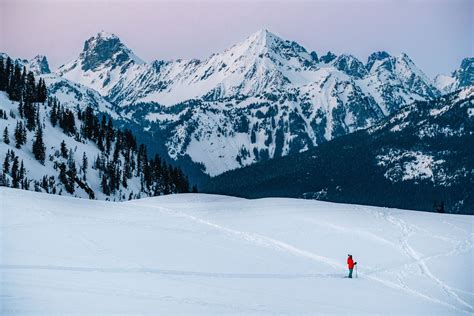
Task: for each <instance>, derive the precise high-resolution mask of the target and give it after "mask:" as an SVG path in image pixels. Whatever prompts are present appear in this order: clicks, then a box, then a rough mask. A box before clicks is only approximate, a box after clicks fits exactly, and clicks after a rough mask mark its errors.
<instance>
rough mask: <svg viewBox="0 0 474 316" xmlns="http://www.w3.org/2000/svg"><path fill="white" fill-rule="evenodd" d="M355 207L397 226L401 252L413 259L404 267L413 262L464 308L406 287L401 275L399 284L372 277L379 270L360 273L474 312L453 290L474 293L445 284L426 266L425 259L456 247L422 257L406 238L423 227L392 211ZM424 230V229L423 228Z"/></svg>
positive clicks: (470, 246) (469, 246) (453, 306)
mask: <svg viewBox="0 0 474 316" xmlns="http://www.w3.org/2000/svg"><path fill="white" fill-rule="evenodd" d="M356 208H357V209H359V210H364V211H365V212H368V213H371V214H373V215H374V216H376V217H382V218H384V219H385V220H387V221H388V222H390V223H392V224H393V225H395V226H397V227H398V228H399V230H400V231H401V232H402V236H401V237H400V238H399V242H400V248H401V249H402V250H403V252H404V253H405V254H406V255H407V256H408V257H409V258H411V259H412V260H413V262H412V263H410V264H405V265H404V267H405V268H406V267H409V266H412V265H413V264H416V265H417V266H418V267H419V268H420V271H421V272H422V273H423V274H424V275H426V276H427V277H428V278H429V279H430V280H431V281H433V282H434V283H435V284H436V285H437V286H439V287H440V288H442V290H443V291H444V292H445V293H446V294H447V295H448V296H449V297H451V298H453V299H454V300H455V301H457V302H458V303H460V304H461V305H462V306H464V309H459V308H458V307H456V306H455V305H452V304H450V303H448V302H446V301H441V300H439V299H436V298H433V297H431V296H429V295H427V294H424V293H422V292H420V291H418V290H415V289H412V288H410V287H408V286H407V285H406V284H404V282H403V280H402V278H401V277H398V280H399V282H400V284H401V286H400V285H397V284H396V283H393V282H390V281H388V280H382V279H380V278H377V277H374V276H372V275H370V274H372V273H374V272H379V271H372V272H369V274H364V273H362V274H361V275H365V276H367V277H368V278H370V279H373V280H375V281H378V282H381V283H384V284H387V285H388V286H391V287H395V288H400V289H403V290H406V291H407V292H410V293H412V294H415V295H418V296H420V297H423V298H425V299H428V300H430V301H433V302H436V303H439V304H442V305H444V306H448V307H450V308H452V309H454V310H457V311H459V312H464V313H468V314H471V313H473V312H474V309H473V306H472V305H471V304H469V303H467V302H466V301H464V300H463V299H461V298H460V297H459V296H458V295H457V294H456V292H455V291H459V292H463V293H464V292H465V293H466V294H470V295H474V293H469V292H466V291H462V290H459V289H454V288H452V287H450V286H448V285H447V284H445V283H444V282H442V281H441V280H440V279H438V278H437V277H436V276H434V275H433V274H432V273H431V271H430V269H429V268H428V266H427V265H426V263H425V261H426V260H427V259H431V258H435V257H438V256H442V255H449V254H452V253H457V252H458V249H456V248H455V249H453V250H452V251H450V252H448V253H443V254H439V255H436V256H431V257H424V258H423V257H422V256H421V254H419V253H418V252H416V251H415V250H414V249H413V247H411V246H410V245H409V243H408V239H409V238H410V236H411V234H412V232H413V231H414V230H420V231H423V230H424V229H422V228H420V227H418V226H415V225H413V224H407V223H406V222H405V221H403V220H402V219H397V218H395V217H394V216H393V212H392V211H387V212H382V213H381V212H376V213H374V212H371V211H370V210H366V209H363V208H361V207H356ZM424 231H426V230H424ZM462 231H463V232H465V233H466V234H467V232H466V231H465V230H462ZM472 247H473V244H472V242H469V243H468V248H472ZM382 271H387V270H382Z"/></svg>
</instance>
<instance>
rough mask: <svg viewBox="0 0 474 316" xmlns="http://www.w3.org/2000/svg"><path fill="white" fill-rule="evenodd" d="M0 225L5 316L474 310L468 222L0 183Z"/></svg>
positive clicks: (0, 303) (353, 208)
mask: <svg viewBox="0 0 474 316" xmlns="http://www.w3.org/2000/svg"><path fill="white" fill-rule="evenodd" d="M0 225H1V227H2V229H1V230H0V249H1V251H2V255H1V256H0V277H1V280H2V282H1V283H0V291H1V293H2V295H0V313H1V314H2V315H12V314H15V315H19V314H21V315H26V314H48V315H51V314H81V315H92V314H102V315H103V314H167V315H169V314H193V315H196V314H219V315H222V314H259V315H262V314H292V315H294V314H311V315H314V314H325V315H327V314H345V315H347V314H351V315H353V314H395V315H433V314H436V315H470V314H472V313H473V312H474V309H473V306H474V288H473V284H474V283H473V279H472V266H473V264H474V262H473V256H474V253H473V243H474V240H473V227H474V218H473V217H472V216H459V215H458V216H456V215H446V214H433V213H422V212H413V211H404V210H399V209H385V208H375V207H366V206H357V205H344V204H333V203H325V202H318V201H307V200H293V199H262V200H244V199H237V198H230V197H224V196H213V195H196V194H188V195H174V196H168V197H160V198H151V199H143V200H139V201H132V202H125V203H110V202H109V203H107V202H100V201H89V200H82V199H74V198H67V197H60V196H53V195H47V194H40V193H34V192H25V191H21V190H13V189H6V188H0ZM348 253H351V254H352V255H353V256H354V258H355V260H356V261H357V262H358V271H357V272H358V278H357V279H346V278H344V275H345V274H346V273H347V270H346V265H345V260H346V256H347V254H348Z"/></svg>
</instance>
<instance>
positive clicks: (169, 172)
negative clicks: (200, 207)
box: [0, 54, 190, 200]
mask: <svg viewBox="0 0 474 316" xmlns="http://www.w3.org/2000/svg"><path fill="white" fill-rule="evenodd" d="M4 56H6V55H4V54H3V55H2V56H0V132H1V139H0V159H1V160H0V162H1V163H2V165H1V167H0V185H3V186H9V187H14V188H21V189H25V190H34V191H39V192H47V193H52V194H61V195H70V196H77V197H83V198H91V199H104V200H105V199H109V200H128V199H132V198H139V197H143V196H155V195H161V194H169V193H176V192H187V191H189V189H190V188H189V183H188V179H187V178H186V176H185V175H184V174H183V173H182V171H181V170H180V169H179V168H176V167H172V166H170V165H168V163H165V162H164V161H162V160H161V158H160V156H153V157H150V158H148V156H147V154H148V152H147V149H146V147H145V146H144V145H140V144H139V143H137V141H136V138H135V136H134V135H133V134H132V133H131V132H130V131H129V130H119V129H117V128H116V127H114V123H113V119H117V118H118V117H119V116H118V114H116V112H114V110H113V108H112V104H111V103H109V102H108V101H106V100H105V99H104V98H103V97H102V96H101V95H100V94H99V93H98V92H96V91H94V90H92V89H90V88H87V87H85V86H82V85H79V84H77V83H73V82H70V81H68V80H67V79H64V78H61V77H58V76H56V75H54V74H44V75H41V76H37V77H36V78H35V76H34V74H33V72H32V71H30V72H28V73H27V72H26V71H25V72H24V73H25V76H24V77H23V75H20V76H18V75H17V74H21V73H22V70H21V69H22V68H23V67H30V66H31V63H28V64H25V63H21V61H19V60H16V61H13V60H12V59H10V58H9V57H8V56H7V58H6V59H5V60H4V59H3V57H4ZM38 77H39V81H38ZM36 82H38V84H37V83H36ZM44 83H45V84H44ZM18 91H19V93H18ZM43 92H44V94H43ZM17 97H18V98H17Z"/></svg>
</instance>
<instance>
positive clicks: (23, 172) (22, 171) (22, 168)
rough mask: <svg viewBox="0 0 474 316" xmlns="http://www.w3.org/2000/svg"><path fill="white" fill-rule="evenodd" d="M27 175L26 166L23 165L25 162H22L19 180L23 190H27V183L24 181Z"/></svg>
mask: <svg viewBox="0 0 474 316" xmlns="http://www.w3.org/2000/svg"><path fill="white" fill-rule="evenodd" d="M25 174H26V171H25V165H24V164H23V160H22V161H21V164H20V170H19V171H18V178H19V181H20V184H21V188H22V189H25V183H24V181H23V179H24V177H25Z"/></svg>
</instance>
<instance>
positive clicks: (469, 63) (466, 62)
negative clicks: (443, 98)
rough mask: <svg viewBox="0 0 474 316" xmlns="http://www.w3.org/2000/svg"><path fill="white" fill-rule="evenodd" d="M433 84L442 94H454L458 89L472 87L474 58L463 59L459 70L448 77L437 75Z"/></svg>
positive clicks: (473, 82)
mask: <svg viewBox="0 0 474 316" xmlns="http://www.w3.org/2000/svg"><path fill="white" fill-rule="evenodd" d="M435 84H436V86H437V87H438V89H439V90H441V91H443V92H444V93H450V92H454V91H456V90H458V89H460V88H463V87H467V86H471V85H474V57H467V58H464V59H463V60H462V61H461V65H460V66H459V68H458V69H456V70H455V71H453V72H452V73H451V74H450V75H444V74H440V75H437V76H436V78H435Z"/></svg>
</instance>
